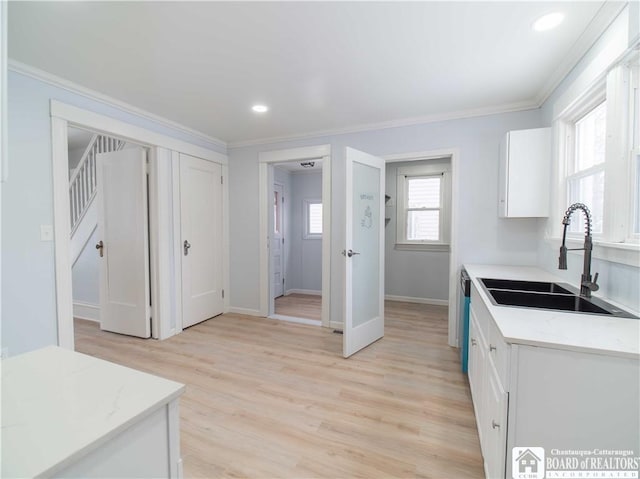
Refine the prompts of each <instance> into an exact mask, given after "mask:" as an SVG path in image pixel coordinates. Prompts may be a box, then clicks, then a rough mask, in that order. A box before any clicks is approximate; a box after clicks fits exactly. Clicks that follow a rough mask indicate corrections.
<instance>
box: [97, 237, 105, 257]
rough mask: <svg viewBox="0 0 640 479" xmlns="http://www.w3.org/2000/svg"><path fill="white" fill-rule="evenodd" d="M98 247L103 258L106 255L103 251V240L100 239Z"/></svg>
mask: <svg viewBox="0 0 640 479" xmlns="http://www.w3.org/2000/svg"><path fill="white" fill-rule="evenodd" d="M96 249H97V250H98V251H99V252H100V257H101V258H102V257H103V256H104V253H103V249H104V243H103V242H102V240H100V241H98V244H97V245H96Z"/></svg>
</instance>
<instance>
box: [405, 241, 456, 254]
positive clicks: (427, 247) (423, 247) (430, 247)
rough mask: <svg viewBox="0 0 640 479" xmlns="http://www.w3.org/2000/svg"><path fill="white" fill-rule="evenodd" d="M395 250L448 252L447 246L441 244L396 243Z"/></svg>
mask: <svg viewBox="0 0 640 479" xmlns="http://www.w3.org/2000/svg"><path fill="white" fill-rule="evenodd" d="M395 249H396V250H398V251H439V252H446V253H448V252H449V251H450V247H449V245H448V244H443V243H396V245H395Z"/></svg>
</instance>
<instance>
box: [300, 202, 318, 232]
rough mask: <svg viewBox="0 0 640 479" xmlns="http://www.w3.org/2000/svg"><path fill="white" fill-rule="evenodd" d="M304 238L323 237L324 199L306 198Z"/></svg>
mask: <svg viewBox="0 0 640 479" xmlns="http://www.w3.org/2000/svg"><path fill="white" fill-rule="evenodd" d="M303 209H304V225H305V228H304V235H303V238H304V239H321V238H322V201H321V200H304V208H303Z"/></svg>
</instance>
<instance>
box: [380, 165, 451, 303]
mask: <svg viewBox="0 0 640 479" xmlns="http://www.w3.org/2000/svg"><path fill="white" fill-rule="evenodd" d="M443 162H444V163H447V164H448V163H450V162H449V160H431V161H411V162H400V163H387V168H386V194H387V195H389V196H390V197H391V200H389V203H392V204H393V206H391V207H387V208H385V216H386V217H387V218H390V219H391V221H389V223H388V224H387V226H386V231H385V271H384V273H385V282H384V283H385V284H384V287H385V290H384V292H385V294H386V295H391V296H403V297H409V298H416V299H423V300H424V299H426V300H430V299H435V300H445V301H446V300H448V299H449V283H448V282H447V281H443V278H448V277H449V252H447V251H406V250H404V251H403V250H397V249H395V243H396V223H397V210H396V206H397V204H398V203H397V194H396V193H397V181H396V178H397V170H398V168H401V167H403V166H418V165H422V164H434V163H443Z"/></svg>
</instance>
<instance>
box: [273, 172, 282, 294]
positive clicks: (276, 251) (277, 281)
mask: <svg viewBox="0 0 640 479" xmlns="http://www.w3.org/2000/svg"><path fill="white" fill-rule="evenodd" d="M283 203H284V186H283V185H281V184H278V183H274V184H273V228H272V230H271V242H270V245H271V248H270V251H271V272H272V276H273V278H272V279H273V286H272V288H271V294H273V297H274V298H277V297H279V296H282V295H283V294H284V279H285V278H284V247H283V246H284V241H285V240H284V219H283V215H284V204H283Z"/></svg>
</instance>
